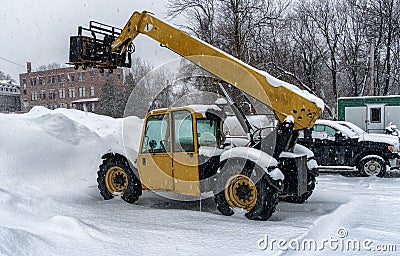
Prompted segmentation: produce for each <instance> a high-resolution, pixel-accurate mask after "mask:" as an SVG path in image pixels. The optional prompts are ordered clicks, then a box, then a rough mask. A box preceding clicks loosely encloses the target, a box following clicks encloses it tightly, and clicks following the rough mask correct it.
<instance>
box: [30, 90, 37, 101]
mask: <svg viewBox="0 0 400 256" xmlns="http://www.w3.org/2000/svg"><path fill="white" fill-rule="evenodd" d="M31 100H37V94H36V92H32V94H31Z"/></svg>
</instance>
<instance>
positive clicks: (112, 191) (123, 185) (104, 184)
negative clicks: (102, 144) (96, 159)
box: [97, 154, 142, 204]
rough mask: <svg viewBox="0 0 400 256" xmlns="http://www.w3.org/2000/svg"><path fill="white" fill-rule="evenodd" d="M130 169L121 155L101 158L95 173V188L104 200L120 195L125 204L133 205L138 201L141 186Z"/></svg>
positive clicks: (109, 155)
mask: <svg viewBox="0 0 400 256" xmlns="http://www.w3.org/2000/svg"><path fill="white" fill-rule="evenodd" d="M132 168H134V167H132ZM132 168H131V167H130V165H129V162H128V161H127V159H126V158H125V157H123V156H121V155H118V154H115V155H114V154H108V155H106V156H105V158H103V163H102V164H101V165H100V167H99V171H98V172H97V184H98V186H97V187H98V188H99V190H100V194H101V195H102V196H103V198H104V199H105V200H109V199H112V198H114V196H116V195H122V197H121V198H122V199H123V200H124V201H125V202H128V203H131V204H133V203H135V202H136V201H137V200H138V199H139V197H140V196H141V195H142V184H141V182H140V180H139V179H138V177H137V176H136V175H135V172H134V171H133V169H132ZM136 173H137V172H136Z"/></svg>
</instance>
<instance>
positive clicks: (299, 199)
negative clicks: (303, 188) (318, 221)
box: [280, 173, 315, 204]
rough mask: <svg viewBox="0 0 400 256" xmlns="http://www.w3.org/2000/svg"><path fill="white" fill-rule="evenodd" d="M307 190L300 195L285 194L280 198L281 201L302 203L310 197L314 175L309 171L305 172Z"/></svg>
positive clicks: (313, 187) (312, 190)
mask: <svg viewBox="0 0 400 256" xmlns="http://www.w3.org/2000/svg"><path fill="white" fill-rule="evenodd" d="M307 182H308V183H307V192H306V193H304V194H302V195H300V196H287V197H282V198H280V199H281V200H282V201H285V202H288V203H293V204H302V203H304V202H305V201H307V200H308V198H310V196H311V195H312V193H313V192H314V189H315V176H314V175H312V174H311V173H307Z"/></svg>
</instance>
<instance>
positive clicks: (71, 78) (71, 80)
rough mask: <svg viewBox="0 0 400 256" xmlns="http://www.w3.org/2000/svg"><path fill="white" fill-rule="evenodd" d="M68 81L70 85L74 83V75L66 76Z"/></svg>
mask: <svg viewBox="0 0 400 256" xmlns="http://www.w3.org/2000/svg"><path fill="white" fill-rule="evenodd" d="M68 80H69V82H70V83H72V82H74V81H75V75H74V74H69V75H68Z"/></svg>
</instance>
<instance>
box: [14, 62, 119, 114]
mask: <svg viewBox="0 0 400 256" xmlns="http://www.w3.org/2000/svg"><path fill="white" fill-rule="evenodd" d="M107 79H113V80H114V83H115V84H116V85H121V86H122V84H123V80H124V77H123V70H122V69H120V68H119V69H116V70H114V73H112V74H109V73H107V72H105V73H104V74H101V73H100V72H99V70H98V69H87V70H82V69H78V70H75V69H74V68H73V67H67V68H58V69H52V70H45V71H36V72H32V71H31V63H30V62H28V63H27V73H23V74H20V75H19V80H20V86H21V111H23V112H27V111H29V110H30V109H31V108H32V107H34V106H44V107H47V108H49V109H55V108H75V109H80V110H85V111H89V112H95V111H96V105H97V103H98V100H99V97H100V93H101V87H102V86H103V84H104V83H105V82H106V81H107Z"/></svg>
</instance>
